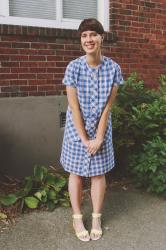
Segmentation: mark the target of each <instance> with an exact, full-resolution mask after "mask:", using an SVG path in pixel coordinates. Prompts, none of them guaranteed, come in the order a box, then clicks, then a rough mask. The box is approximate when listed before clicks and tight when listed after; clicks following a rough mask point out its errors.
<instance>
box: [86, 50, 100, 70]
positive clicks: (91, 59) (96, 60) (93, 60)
mask: <svg viewBox="0 0 166 250" xmlns="http://www.w3.org/2000/svg"><path fill="white" fill-rule="evenodd" d="M86 60H87V63H88V65H89V66H90V67H96V66H98V65H99V64H100V63H101V61H102V55H101V53H100V54H97V55H86Z"/></svg>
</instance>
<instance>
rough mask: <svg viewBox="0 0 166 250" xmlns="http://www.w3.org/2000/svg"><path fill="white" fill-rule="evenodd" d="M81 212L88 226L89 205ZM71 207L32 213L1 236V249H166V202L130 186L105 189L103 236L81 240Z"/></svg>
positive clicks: (85, 205)
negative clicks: (77, 236) (72, 216)
mask: <svg viewBox="0 0 166 250" xmlns="http://www.w3.org/2000/svg"><path fill="white" fill-rule="evenodd" d="M83 211H84V213H85V217H84V218H85V221H86V225H87V228H88V229H90V218H91V217H90V216H91V215H90V213H91V209H90V205H89V196H88V193H87V194H86V195H85V199H84V207H83ZM71 214H72V211H71V208H57V209H56V210H55V211H54V212H34V213H30V214H26V215H23V216H21V217H20V218H18V219H17V223H16V224H15V225H14V226H12V227H10V228H9V229H8V230H6V231H5V232H4V233H2V234H1V236H0V249H1V250H2V249H3V250H166V201H165V200H164V198H159V197H156V196H154V195H151V194H147V193H144V192H142V191H140V190H135V189H134V188H132V187H129V188H128V189H127V190H123V189H122V188H121V187H114V188H112V189H111V190H107V193H106V198H105V205H104V209H103V217H102V224H103V231H104V235H103V237H102V239H100V240H98V241H90V242H85V243H84V242H81V241H79V240H78V239H77V238H76V236H75V235H74V233H73V229H72V223H71V221H72V220H71Z"/></svg>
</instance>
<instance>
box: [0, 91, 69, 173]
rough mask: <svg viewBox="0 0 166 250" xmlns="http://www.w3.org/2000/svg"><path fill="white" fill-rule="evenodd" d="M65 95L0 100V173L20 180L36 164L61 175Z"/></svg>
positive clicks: (30, 171)
mask: <svg viewBox="0 0 166 250" xmlns="http://www.w3.org/2000/svg"><path fill="white" fill-rule="evenodd" d="M66 106H67V100H66V98H65V96H46V97H38V98H36V97H33V96H32V97H24V98H20V97H13V98H0V118H1V119H0V174H1V173H5V174H8V175H12V176H16V177H23V176H26V175H30V174H32V171H33V167H34V165H35V164H37V165H45V166H54V167H55V168H56V169H57V171H58V172H59V171H60V172H62V168H61V166H60V159H59V158H60V151H61V144H62V137H63V132H64V128H63V127H61V126H60V116H61V112H65V111H66Z"/></svg>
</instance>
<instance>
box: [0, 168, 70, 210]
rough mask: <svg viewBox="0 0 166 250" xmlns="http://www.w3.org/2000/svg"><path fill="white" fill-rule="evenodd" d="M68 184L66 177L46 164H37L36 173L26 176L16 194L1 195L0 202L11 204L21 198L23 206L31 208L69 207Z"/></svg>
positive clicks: (5, 204) (51, 208) (6, 204)
mask: <svg viewBox="0 0 166 250" xmlns="http://www.w3.org/2000/svg"><path fill="white" fill-rule="evenodd" d="M66 184H67V179H66V178H65V177H63V176H60V175H58V174H54V173H52V172H50V171H49V170H48V168H46V167H44V166H35V167H34V174H33V175H32V176H28V177H25V180H24V187H23V188H22V189H21V190H20V191H18V192H16V193H14V194H9V195H1V196H0V203H1V204H2V205H4V206H10V205H12V204H14V203H16V202H17V201H20V200H21V203H22V207H24V206H25V207H28V208H31V209H34V208H37V207H41V206H44V207H47V208H48V209H49V210H53V209H54V208H55V207H56V206H58V205H60V206H65V207H68V206H69V205H70V202H69V195H68V192H67V191H66V189H67V188H66Z"/></svg>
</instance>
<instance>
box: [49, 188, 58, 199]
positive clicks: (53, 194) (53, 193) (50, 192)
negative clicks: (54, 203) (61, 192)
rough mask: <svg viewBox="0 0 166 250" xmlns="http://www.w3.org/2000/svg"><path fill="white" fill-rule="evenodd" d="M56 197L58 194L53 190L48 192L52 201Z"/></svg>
mask: <svg viewBox="0 0 166 250" xmlns="http://www.w3.org/2000/svg"><path fill="white" fill-rule="evenodd" d="M56 197H57V194H56V192H55V191H54V190H52V189H51V190H50V191H49V192H48V198H49V199H50V200H55V199H56Z"/></svg>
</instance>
